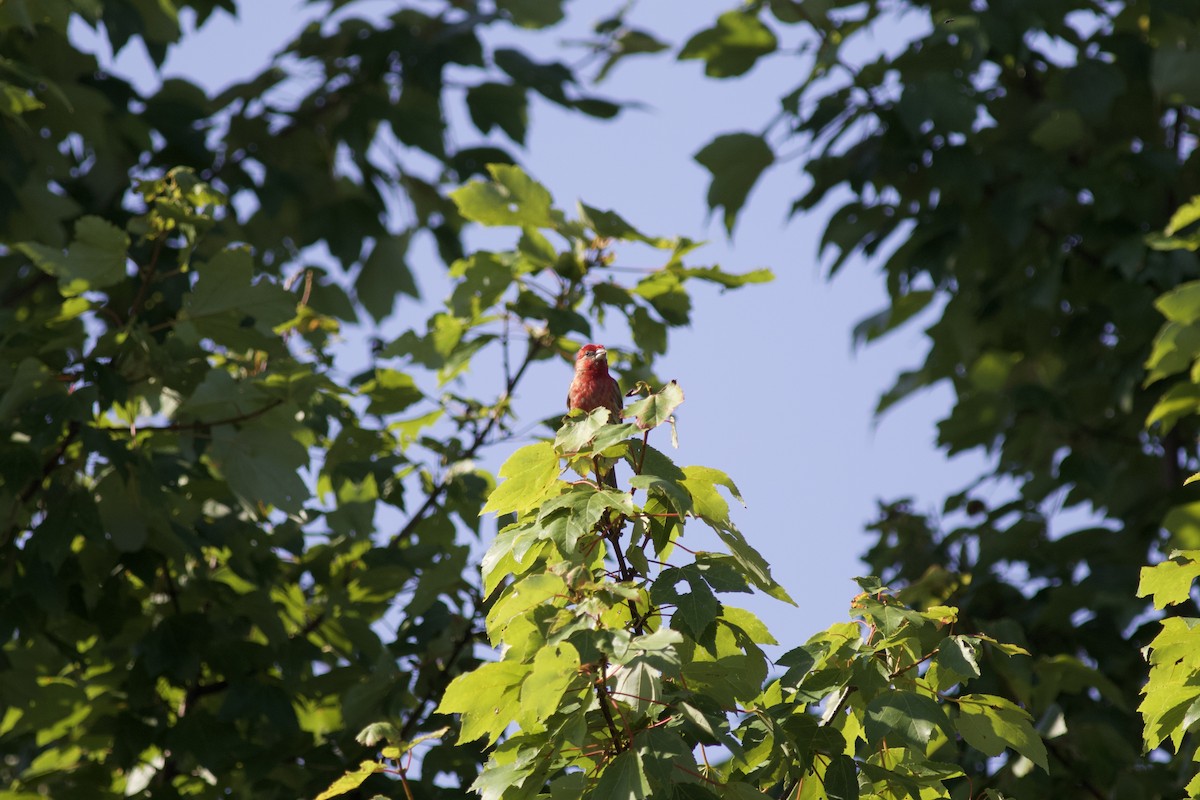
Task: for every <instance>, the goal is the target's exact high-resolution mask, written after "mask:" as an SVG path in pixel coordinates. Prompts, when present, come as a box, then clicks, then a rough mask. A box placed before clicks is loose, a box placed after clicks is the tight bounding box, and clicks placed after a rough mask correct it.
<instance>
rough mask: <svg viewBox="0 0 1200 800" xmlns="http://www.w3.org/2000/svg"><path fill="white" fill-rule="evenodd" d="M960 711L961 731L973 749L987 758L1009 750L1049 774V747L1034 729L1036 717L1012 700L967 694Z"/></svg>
mask: <svg viewBox="0 0 1200 800" xmlns="http://www.w3.org/2000/svg"><path fill="white" fill-rule="evenodd" d="M958 712H959V714H958V720H957V722H958V732H959V733H960V734H962V737H963V739H965V740H966V742H967V744H969V745H971V747H974V748H975V749H976V750H978V751H979V752H981V753H983V754H984V755H987V756H998V755H1000V754H1001V753H1003V752H1004V748H1005V747H1009V748H1012V749H1013V750H1015V751H1016V752H1017V753H1019V754H1021V755H1023V756H1025V757H1026V758H1028V759H1029V760H1030V761H1032V762H1033V763H1034V764H1037V765H1038V766H1039V767H1041V768H1042V770H1043V771H1046V772H1048V771H1049V767H1048V766H1047V763H1046V745H1045V744H1044V743H1043V742H1042V740H1041V738H1040V737H1039V736H1038V735H1037V731H1035V730H1034V728H1033V723H1032V718H1031V717H1030V716H1029V713H1028V712H1026V711H1025V710H1024V709H1023V708H1020V707H1018V706H1017V705H1015V704H1014V703H1013V702H1012V701H1011V700H1008V699H1006V698H1003V697H996V696H995V695H986V694H968V695H963V696H962V697H960V698H959V702H958Z"/></svg>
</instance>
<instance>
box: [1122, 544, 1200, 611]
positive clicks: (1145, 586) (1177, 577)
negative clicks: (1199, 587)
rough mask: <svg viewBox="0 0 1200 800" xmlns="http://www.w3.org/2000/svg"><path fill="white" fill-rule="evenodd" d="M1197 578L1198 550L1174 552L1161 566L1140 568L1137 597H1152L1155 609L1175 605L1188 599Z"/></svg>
mask: <svg viewBox="0 0 1200 800" xmlns="http://www.w3.org/2000/svg"><path fill="white" fill-rule="evenodd" d="M1197 578H1200V550H1184V551H1176V552H1174V553H1172V554H1171V558H1170V559H1168V560H1167V561H1163V562H1162V563H1161V564H1155V565H1154V566H1152V567H1142V572H1141V580H1140V581H1139V582H1138V590H1137V596H1138V597H1145V596H1146V595H1151V594H1152V595H1154V607H1155V608H1160V609H1162V608H1166V607H1167V606H1173V605H1177V604H1179V603H1182V602H1184V601H1186V600H1187V599H1188V597H1189V596H1190V594H1191V591H1192V584H1193V583H1194V582H1195V580H1196V579H1197Z"/></svg>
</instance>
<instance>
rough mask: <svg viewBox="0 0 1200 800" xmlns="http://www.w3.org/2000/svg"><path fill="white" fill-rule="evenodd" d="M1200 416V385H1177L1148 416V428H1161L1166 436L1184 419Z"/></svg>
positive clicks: (1159, 401)
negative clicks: (1155, 426)
mask: <svg viewBox="0 0 1200 800" xmlns="http://www.w3.org/2000/svg"><path fill="white" fill-rule="evenodd" d="M1195 414H1200V384H1196V383H1190V382H1189V383H1177V384H1175V385H1174V386H1172V387H1171V388H1170V389H1168V390H1167V392H1166V393H1165V394H1164V395H1163V396H1162V397H1161V398H1159V400H1158V402H1157V403H1155V404H1154V408H1152V409H1150V413H1149V414H1148V415H1147V416H1146V422H1145V425H1146V427H1147V428H1149V427H1152V426H1154V425H1157V426H1159V428H1160V429H1161V431H1162V433H1163V434H1164V435H1165V434H1167V433H1169V432H1170V431H1171V429H1172V428H1174V427H1175V425H1176V423H1178V422H1179V420H1181V419H1183V418H1184V417H1190V416H1193V415H1195Z"/></svg>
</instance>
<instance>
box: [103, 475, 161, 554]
mask: <svg viewBox="0 0 1200 800" xmlns="http://www.w3.org/2000/svg"><path fill="white" fill-rule="evenodd" d="M131 483H132V485H127V484H126V482H125V481H124V480H122V478H121V476H120V475H118V474H117V473H116V472H115V471H113V472H110V473H109V474H108V475H106V476H105V477H104V478H103V479H102V480H101V481H100V484H99V485H98V486H97V487H96V499H97V501H98V502H99V506H100V519H101V521H102V522H103V523H104V529H105V531H106V532H107V533H108V536H109V538H111V539H112V543H113V544H114V545H115V546H116V548H117V549H118V550H120V551H121V552H125V553H130V552H134V551H136V550H140V549H142V547H143V546H144V545H145V544H146V538H147V536H148V534H149V531H148V530H147V528H146V515H145V513H144V511H143V508H142V497H141V492H139V491H138V486H137V482H136V480H134V481H131Z"/></svg>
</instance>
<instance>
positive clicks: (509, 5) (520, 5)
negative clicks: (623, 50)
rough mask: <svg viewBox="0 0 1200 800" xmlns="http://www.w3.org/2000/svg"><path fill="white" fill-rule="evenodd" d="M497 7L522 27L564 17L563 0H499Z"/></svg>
mask: <svg viewBox="0 0 1200 800" xmlns="http://www.w3.org/2000/svg"><path fill="white" fill-rule="evenodd" d="M496 7H497V8H500V9H503V10H504V11H507V12H508V13H509V14H510V15H511V16H512V20H513V22H515V23H516V24H517V25H519V26H520V27H522V28H545V27H548V26H550V25H554V24H556V23H558V22H561V21H562V18H563V10H562V0H497V2H496ZM485 133H486V131H485Z"/></svg>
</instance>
